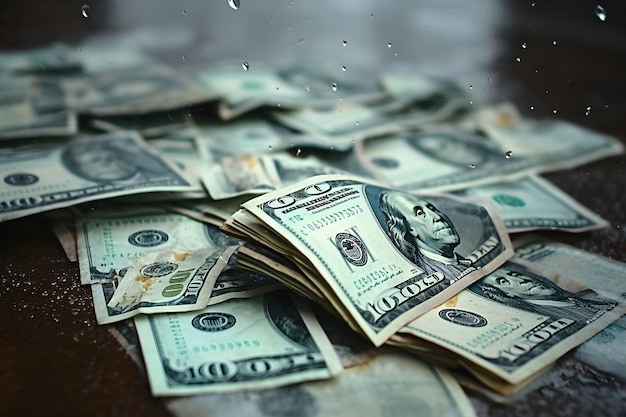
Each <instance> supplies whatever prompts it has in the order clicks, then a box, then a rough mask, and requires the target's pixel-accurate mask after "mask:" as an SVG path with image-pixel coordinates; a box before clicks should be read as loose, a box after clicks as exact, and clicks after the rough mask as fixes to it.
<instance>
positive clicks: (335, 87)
mask: <svg viewBox="0 0 626 417" xmlns="http://www.w3.org/2000/svg"><path fill="white" fill-rule="evenodd" d="M331 87H332V89H333V91H337V83H333V85H332V86H331Z"/></svg>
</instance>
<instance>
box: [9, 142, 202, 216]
mask: <svg viewBox="0 0 626 417" xmlns="http://www.w3.org/2000/svg"><path fill="white" fill-rule="evenodd" d="M0 176H2V178H3V181H2V183H0V221H6V220H9V219H14V218H18V217H24V216H27V215H30V214H34V213H39V212H42V211H48V210H52V209H56V208H61V207H68V206H72V205H75V204H79V203H84V202H87V201H94V200H99V199H104V198H110V197H117V196H122V195H128V194H136V193H145V192H155V191H188V190H192V189H193V187H192V186H191V184H190V183H189V181H188V180H187V179H186V178H185V177H184V176H183V174H182V173H181V172H180V171H179V170H178V169H177V168H176V167H175V166H174V165H173V164H171V163H170V162H168V161H166V160H165V159H163V158H162V157H160V156H159V155H158V154H157V153H156V152H155V151H153V150H152V149H150V148H149V147H148V146H147V145H146V144H145V142H144V141H143V140H142V139H141V138H140V137H139V136H137V135H136V134H134V133H132V132H118V133H111V134H107V135H97V136H88V135H81V136H78V137H76V138H74V139H72V140H70V141H68V142H66V143H63V144H53V145H37V146H31V145H25V146H20V147H17V148H11V149H2V150H0Z"/></svg>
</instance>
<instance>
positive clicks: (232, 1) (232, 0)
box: [228, 0, 240, 10]
mask: <svg viewBox="0 0 626 417" xmlns="http://www.w3.org/2000/svg"><path fill="white" fill-rule="evenodd" d="M228 5H229V6H230V8H231V9H233V10H239V6H240V2H239V0H228Z"/></svg>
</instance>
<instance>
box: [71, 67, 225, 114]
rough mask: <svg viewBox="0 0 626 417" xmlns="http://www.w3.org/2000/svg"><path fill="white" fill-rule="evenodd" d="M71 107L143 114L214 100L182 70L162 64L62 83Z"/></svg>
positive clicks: (98, 112)
mask: <svg viewBox="0 0 626 417" xmlns="http://www.w3.org/2000/svg"><path fill="white" fill-rule="evenodd" d="M64 86H65V88H66V89H67V90H68V92H69V94H70V97H71V100H70V108H71V109H73V110H75V111H76V112H79V113H83V114H84V113H88V114H97V115H122V114H144V113H149V112H155V111H163V110H169V109H177V108H180V107H183V106H186V105H189V104H194V103H200V102H204V101H210V100H213V99H215V98H216V97H215V96H214V95H210V94H207V93H206V92H202V91H200V90H198V88H197V87H196V86H195V84H194V83H193V82H192V81H191V80H189V79H188V78H186V77H185V76H184V75H183V74H182V73H179V72H175V71H174V70H172V69H170V68H168V67H165V66H162V65H149V66H146V67H144V68H142V69H141V71H138V70H137V69H136V68H129V69H120V70H117V71H109V72H106V73H102V74H97V75H94V76H90V77H89V78H83V79H74V80H67V81H66V82H65V83H64Z"/></svg>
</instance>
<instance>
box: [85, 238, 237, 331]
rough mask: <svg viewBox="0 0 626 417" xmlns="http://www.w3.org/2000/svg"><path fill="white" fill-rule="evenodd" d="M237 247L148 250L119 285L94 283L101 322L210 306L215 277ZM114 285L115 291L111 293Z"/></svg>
mask: <svg viewBox="0 0 626 417" xmlns="http://www.w3.org/2000/svg"><path fill="white" fill-rule="evenodd" d="M234 250H235V247H230V248H226V249H224V248H214V247H213V248H211V247H209V248H203V249H198V250H195V251H182V250H176V249H164V250H159V251H154V252H148V253H146V254H145V255H143V256H142V257H140V258H139V259H137V260H136V261H134V262H133V265H132V266H131V267H130V268H128V269H127V270H126V273H125V274H124V276H123V277H120V278H119V279H118V285H117V287H115V286H110V285H108V284H109V283H103V284H93V285H92V287H91V289H92V294H93V300H94V309H95V310H96V319H97V321H98V323H99V324H107V323H113V322H116V321H121V320H125V319H127V318H130V317H132V316H135V315H137V314H139V313H143V314H155V313H171V312H176V311H192V310H199V309H202V308H204V307H206V306H207V304H208V303H209V297H210V296H211V291H212V290H213V286H214V285H215V281H216V280H217V277H218V276H219V274H220V273H221V272H222V269H224V266H225V265H226V262H227V261H228V259H229V258H230V256H231V255H232V253H233V252H234ZM111 287H113V288H114V292H113V293H110V290H111Z"/></svg>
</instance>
